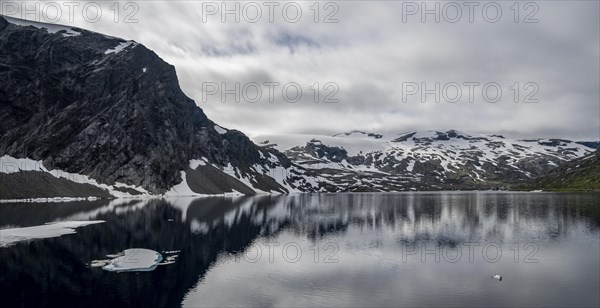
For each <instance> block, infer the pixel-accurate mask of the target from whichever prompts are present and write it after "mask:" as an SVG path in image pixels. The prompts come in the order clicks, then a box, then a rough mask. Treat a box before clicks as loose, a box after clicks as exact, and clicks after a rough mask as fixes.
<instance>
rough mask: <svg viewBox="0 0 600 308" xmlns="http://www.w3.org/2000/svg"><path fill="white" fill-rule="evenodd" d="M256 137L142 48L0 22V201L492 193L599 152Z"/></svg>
mask: <svg viewBox="0 0 600 308" xmlns="http://www.w3.org/2000/svg"><path fill="white" fill-rule="evenodd" d="M254 141H255V142H256V143H254V142H253V141H251V140H250V139H249V138H248V137H247V136H246V135H244V134H243V133H242V132H239V131H236V130H231V129H227V128H225V127H222V126H220V125H218V124H216V123H214V122H213V121H211V120H210V119H209V118H208V117H207V116H206V115H205V114H204V112H203V111H202V109H200V108H199V107H198V106H197V104H196V103H195V102H194V101H193V100H192V99H190V98H188V97H187V96H186V95H185V94H184V93H183V92H182V90H181V89H180V87H179V83H178V79H177V75H176V73H175V68H174V67H173V66H171V65H169V64H168V63H166V62H164V61H163V60H162V59H161V58H160V57H159V56H158V55H156V54H155V53H154V52H152V51H151V50H149V49H147V48H146V47H144V46H143V45H142V44H139V43H137V42H133V41H125V40H122V39H119V38H115V37H110V36H106V35H103V34H99V33H94V32H90V31H87V30H84V29H79V28H72V27H67V26H60V25H49V24H41V23H35V22H30V21H24V20H18V19H14V18H8V17H7V18H5V17H2V16H0V199H4V200H7V199H26V198H27V199H29V198H58V197H69V198H88V197H90V196H91V197H102V198H110V197H130V196H183V195H186V196H188V195H208V194H246V195H254V194H262V193H291V192H340V191H407V190H440V189H490V188H502V187H508V186H509V185H511V184H514V183H522V182H525V181H528V180H530V179H531V178H533V177H536V176H538V175H541V174H544V173H546V172H548V171H550V170H552V169H554V168H556V167H557V166H558V164H560V163H561V162H563V161H568V160H572V159H575V158H578V157H582V156H584V155H585V154H587V153H589V152H591V151H593V150H594V147H597V146H598V144H597V143H593V142H591V143H585V142H573V141H569V140H560V139H549V140H538V139H532V140H511V139H507V138H504V137H502V136H497V135H477V134H469V133H463V132H458V131H454V130H448V131H419V132H408V133H402V134H375V133H365V132H358V131H354V132H350V133H345V134H338V135H335V136H313V135H277V136H260V137H257V138H255V139H254ZM257 144H258V145H257Z"/></svg>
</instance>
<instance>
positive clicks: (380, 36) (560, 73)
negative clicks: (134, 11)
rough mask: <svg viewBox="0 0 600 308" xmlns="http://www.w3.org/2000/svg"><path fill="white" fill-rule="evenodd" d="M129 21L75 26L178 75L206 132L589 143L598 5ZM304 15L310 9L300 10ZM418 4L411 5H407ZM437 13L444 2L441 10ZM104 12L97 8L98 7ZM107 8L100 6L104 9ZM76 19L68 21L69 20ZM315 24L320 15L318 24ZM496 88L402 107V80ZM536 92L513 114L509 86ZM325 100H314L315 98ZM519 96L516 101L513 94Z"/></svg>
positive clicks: (157, 4)
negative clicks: (294, 93) (459, 14)
mask: <svg viewBox="0 0 600 308" xmlns="http://www.w3.org/2000/svg"><path fill="white" fill-rule="evenodd" d="M138 3H139V6H140V11H139V14H138V15H137V18H138V19H139V23H135V24H125V23H114V22H113V21H112V20H111V19H110V18H108V19H103V20H102V21H101V22H98V23H93V24H90V23H86V22H85V21H83V20H82V19H81V18H78V19H77V20H76V22H75V24H74V25H75V26H80V27H83V28H87V29H90V30H93V31H99V32H103V33H107V34H109V35H114V36H120V37H124V38H127V39H134V40H136V41H138V42H140V43H143V44H145V45H146V46H147V47H149V48H151V49H153V50H155V51H156V52H157V54H159V55H160V56H161V57H162V58H163V59H165V60H166V61H167V62H169V63H171V64H173V65H175V66H176V68H177V72H178V76H179V79H180V82H181V85H182V88H183V90H184V92H186V94H188V95H189V96H190V97H192V98H193V99H194V100H196V102H197V103H198V105H199V106H200V107H201V108H203V109H204V110H205V112H206V114H207V115H208V116H209V117H211V118H212V119H213V120H215V121H216V122H217V123H219V124H221V125H223V126H225V127H229V128H236V129H240V130H242V131H244V132H246V133H248V134H260V133H326V134H332V133H337V132H340V131H348V130H352V129H363V130H377V131H382V132H383V131H385V132H401V131H407V130H412V129H437V128H455V129H460V130H463V131H473V132H482V133H504V134H509V135H515V136H522V137H538V136H539V137H564V138H575V139H596V140H597V139H600V94H599V93H600V24H599V23H600V13H599V11H600V10H599V6H600V3H598V2H596V1H578V2H567V1H552V2H550V1H544V2H537V4H538V6H539V8H540V10H539V13H538V14H537V15H536V17H537V18H538V19H539V23H537V24H523V23H514V22H513V20H512V15H510V11H509V10H508V6H509V4H507V3H504V2H499V3H500V4H501V5H502V7H503V8H504V10H505V11H504V15H503V18H502V20H501V21H500V22H498V23H486V22H484V21H483V20H481V18H477V19H476V21H475V23H473V24H471V23H469V22H467V21H465V20H464V18H463V20H461V22H458V23H456V24H449V23H445V22H442V23H439V24H436V23H432V22H430V23H421V22H420V21H419V20H418V18H411V19H409V21H408V22H407V23H403V22H402V18H401V9H402V3H401V2H393V1H392V2H377V3H369V2H367V1H352V2H339V3H338V4H339V8H340V10H339V13H338V15H337V16H336V17H337V18H338V19H339V23H334V24H326V23H322V22H320V23H315V22H314V21H313V18H312V15H307V16H306V18H302V19H301V21H299V22H298V23H286V22H283V21H281V20H279V21H278V22H275V23H270V22H268V21H267V20H265V19H264V18H263V19H262V20H261V21H260V22H258V23H246V22H241V23H232V22H228V23H221V22H220V21H218V20H212V21H211V20H209V22H207V23H202V22H201V9H202V6H201V3H200V2H195V1H189V2H174V3H173V2H168V1H152V2H138ZM299 3H300V4H301V6H302V7H303V11H304V12H305V14H310V12H311V11H310V9H309V6H310V5H311V4H312V3H308V2H299ZM418 3H420V2H418ZM441 3H442V4H443V3H444V2H441ZM103 5H107V4H104V3H103ZM107 6H108V5H107ZM76 17H77V16H76ZM321 18H323V15H321ZM205 81H207V82H210V81H213V82H217V83H220V82H228V83H234V82H240V83H242V84H244V83H248V82H259V83H262V82H265V81H276V82H280V83H282V84H285V83H287V82H292V81H293V82H297V83H299V84H300V85H301V86H302V89H303V99H302V101H300V102H298V103H296V104H289V103H286V102H285V101H283V100H282V99H281V98H279V99H278V100H277V101H276V102H275V103H272V104H271V103H268V102H266V100H264V99H263V100H262V101H260V102H258V103H255V104H249V103H240V104H235V103H231V102H226V103H220V102H211V101H209V102H206V103H204V102H202V87H201V82H205ZM436 81H438V82H441V83H447V82H452V81H455V82H459V83H462V82H464V81H476V82H480V83H482V84H484V83H486V82H497V83H499V84H501V85H502V87H503V90H504V92H503V97H502V98H503V99H502V100H501V101H500V102H498V103H496V104H490V103H486V102H484V101H482V100H481V99H480V98H479V99H478V100H477V101H476V102H475V103H472V104H471V103H468V102H466V101H465V100H464V99H463V100H461V101H460V102H458V103H456V104H450V103H439V104H436V103H431V102H427V103H420V102H409V103H402V102H401V98H402V95H401V89H402V87H401V85H402V83H403V82H417V83H420V82H428V84H429V85H433V82H436ZM528 81H532V82H535V83H537V84H538V85H539V87H540V89H539V93H538V94H537V95H536V97H537V98H538V99H539V100H540V102H539V103H538V104H522V103H519V104H515V103H513V102H512V100H511V98H512V97H511V96H512V93H510V92H509V90H508V87H509V86H510V85H512V84H513V83H514V82H519V83H524V82H528ZM315 82H319V83H320V85H321V86H322V85H323V84H324V83H326V82H335V83H336V84H338V85H339V93H338V94H337V96H336V97H337V98H339V100H340V102H339V103H338V104H330V105H328V104H322V103H320V104H315V103H313V102H312V101H311V95H312V93H311V92H310V90H309V87H310V86H311V85H313V84H314V83H315ZM323 93H324V92H322V93H321V95H323ZM522 94H523V93H522Z"/></svg>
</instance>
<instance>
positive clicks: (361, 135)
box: [333, 130, 383, 139]
mask: <svg viewBox="0 0 600 308" xmlns="http://www.w3.org/2000/svg"><path fill="white" fill-rule="evenodd" d="M333 137H350V138H352V137H354V138H356V137H359V138H367V137H369V138H373V139H381V138H382V137H383V135H381V134H375V133H368V132H363V131H359V130H353V131H350V132H346V133H339V134H335V135H333Z"/></svg>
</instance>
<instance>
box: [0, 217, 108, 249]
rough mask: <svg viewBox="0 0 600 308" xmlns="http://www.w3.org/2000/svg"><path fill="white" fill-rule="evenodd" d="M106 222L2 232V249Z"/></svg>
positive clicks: (62, 224) (80, 222)
mask: <svg viewBox="0 0 600 308" xmlns="http://www.w3.org/2000/svg"><path fill="white" fill-rule="evenodd" d="M103 222H104V220H90V221H60V222H53V223H47V224H44V225H41V226H33V227H26V228H13V229H4V230H0V247H6V246H9V245H12V244H14V243H16V242H21V241H27V240H34V239H44V238H52V237H59V236H62V235H65V234H74V233H77V232H76V231H75V229H76V228H79V227H83V226H87V225H92V224H99V223H103Z"/></svg>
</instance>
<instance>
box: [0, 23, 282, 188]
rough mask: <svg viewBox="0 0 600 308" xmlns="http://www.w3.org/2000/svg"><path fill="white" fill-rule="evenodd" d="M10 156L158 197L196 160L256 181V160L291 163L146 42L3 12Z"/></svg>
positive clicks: (1, 113) (2, 121)
mask: <svg viewBox="0 0 600 308" xmlns="http://www.w3.org/2000/svg"><path fill="white" fill-rule="evenodd" d="M3 155H8V156H11V157H14V158H29V159H33V160H41V161H43V165H44V167H45V168H47V169H60V170H64V171H66V172H70V173H77V174H82V175H88V176H89V177H91V178H93V179H96V180H97V181H99V182H101V183H107V184H114V183H116V182H121V183H126V184H130V185H135V186H139V187H143V188H145V189H146V190H148V191H149V192H151V193H153V194H159V193H164V192H166V191H168V190H169V189H170V188H171V187H173V186H174V185H176V184H177V183H180V182H181V181H182V180H183V179H182V176H181V173H180V172H181V171H182V170H186V169H187V168H188V167H189V161H190V160H192V159H199V158H204V159H205V160H206V161H207V162H208V163H210V164H214V165H216V166H228V165H229V166H233V168H235V169H236V172H237V173H238V176H240V175H244V174H245V175H246V176H247V177H248V178H254V177H255V176H258V175H260V174H262V171H256V170H255V169H252V168H251V167H252V166H254V165H260V166H264V167H265V169H269V170H270V169H271V167H281V168H288V167H290V162H289V160H287V159H286V158H285V156H283V155H281V154H280V153H278V152H277V151H276V150H264V149H261V148H259V147H257V146H256V145H254V144H253V143H252V141H250V140H249V139H248V138H247V137H246V136H245V135H244V134H242V133H241V132H238V131H234V130H226V129H222V128H220V127H218V126H216V124H215V123H213V122H212V121H211V120H209V119H208V118H207V117H206V115H205V114H204V113H203V111H202V110H201V109H200V108H199V107H197V106H196V104H195V103H194V101H193V100H191V99H190V98H188V97H187V96H186V95H185V94H184V93H183V92H182V91H181V89H180V87H179V84H178V80H177V75H176V73H175V68H174V67H173V66H172V65H169V64H168V63H166V62H164V61H163V60H162V59H161V58H160V57H159V56H157V55H156V54H155V53H154V52H152V51H151V50H149V49H147V48H146V47H144V46H143V45H141V44H138V43H136V42H133V41H124V40H122V39H119V38H114V37H108V36H105V35H102V34H99V33H93V32H90V31H86V30H83V29H78V28H69V27H63V26H57V25H45V24H39V23H30V22H25V21H22V20H18V19H12V18H9V17H2V16H0V156H3ZM272 157H274V159H273V158H272ZM264 183H268V184H264ZM259 186H260V187H256V188H259V189H261V190H265V191H280V192H286V191H287V190H286V189H285V188H283V186H282V185H280V184H279V183H277V182H275V181H269V182H265V181H263V185H262V186H261V185H259ZM197 192H201V191H197ZM224 192H227V190H225V191H224Z"/></svg>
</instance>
